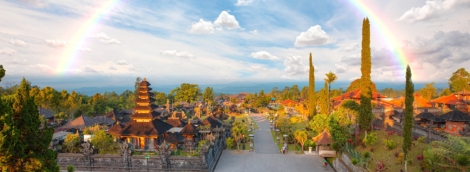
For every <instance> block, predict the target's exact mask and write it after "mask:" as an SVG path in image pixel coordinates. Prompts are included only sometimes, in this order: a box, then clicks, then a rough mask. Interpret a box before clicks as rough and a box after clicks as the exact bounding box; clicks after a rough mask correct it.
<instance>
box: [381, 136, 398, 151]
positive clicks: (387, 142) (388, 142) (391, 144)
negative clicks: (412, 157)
mask: <svg viewBox="0 0 470 172" xmlns="http://www.w3.org/2000/svg"><path fill="white" fill-rule="evenodd" d="M383 142H384V144H385V146H387V148H388V150H392V149H395V148H396V147H397V143H395V141H393V140H392V139H386V140H384V141H383Z"/></svg>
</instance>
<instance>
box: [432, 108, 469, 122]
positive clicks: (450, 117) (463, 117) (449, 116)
mask: <svg viewBox="0 0 470 172" xmlns="http://www.w3.org/2000/svg"><path fill="white" fill-rule="evenodd" d="M439 118H442V119H444V120H446V121H455V122H470V116H469V115H468V114H466V113H464V112H462V111H459V110H453V111H450V112H447V113H445V114H444V115H441V116H439Z"/></svg>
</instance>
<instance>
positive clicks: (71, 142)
mask: <svg viewBox="0 0 470 172" xmlns="http://www.w3.org/2000/svg"><path fill="white" fill-rule="evenodd" d="M79 144H80V136H79V135H77V134H67V136H66V137H65V141H64V143H63V144H62V151H63V152H68V153H77V152H79V149H78V146H79Z"/></svg>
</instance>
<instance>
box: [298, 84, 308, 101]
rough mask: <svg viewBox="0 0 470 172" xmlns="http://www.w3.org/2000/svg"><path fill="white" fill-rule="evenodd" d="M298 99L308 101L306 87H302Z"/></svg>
mask: <svg viewBox="0 0 470 172" xmlns="http://www.w3.org/2000/svg"><path fill="white" fill-rule="evenodd" d="M299 97H300V98H301V99H308V87H307V86H304V87H302V91H300V95H299Z"/></svg>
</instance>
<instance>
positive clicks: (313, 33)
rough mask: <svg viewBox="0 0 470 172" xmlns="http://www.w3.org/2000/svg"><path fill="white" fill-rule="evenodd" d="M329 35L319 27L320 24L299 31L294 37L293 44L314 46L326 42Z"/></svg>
mask: <svg viewBox="0 0 470 172" xmlns="http://www.w3.org/2000/svg"><path fill="white" fill-rule="evenodd" d="M329 39H330V37H329V36H328V35H327V34H326V32H325V31H323V30H322V29H321V26H320V25H315V26H312V27H310V28H309V29H308V30H307V31H306V32H301V33H300V35H299V36H297V37H296V39H295V46H297V47H304V46H316V45H324V44H326V43H328V40H329Z"/></svg>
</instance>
